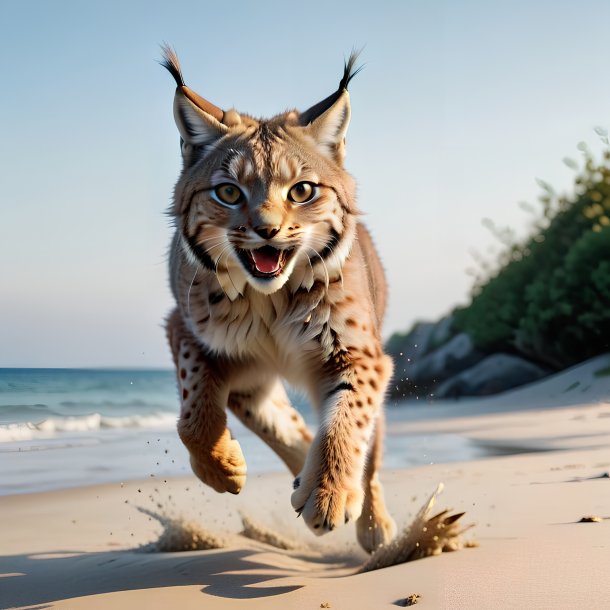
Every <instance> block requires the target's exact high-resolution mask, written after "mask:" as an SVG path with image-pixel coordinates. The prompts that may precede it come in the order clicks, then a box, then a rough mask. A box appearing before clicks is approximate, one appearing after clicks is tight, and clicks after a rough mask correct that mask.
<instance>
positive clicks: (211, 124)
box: [159, 43, 227, 145]
mask: <svg viewBox="0 0 610 610" xmlns="http://www.w3.org/2000/svg"><path fill="white" fill-rule="evenodd" d="M161 55H162V59H161V60H160V62H159V63H160V64H161V65H162V66H163V67H164V68H165V69H166V70H167V71H168V72H169V73H170V74H171V75H172V77H173V78H174V80H175V81H176V95H175V97H174V118H175V119H176V125H177V127H178V131H179V132H180V136H181V138H182V140H183V141H184V142H185V143H186V144H195V145H200V144H205V143H207V142H209V141H212V140H215V139H218V138H219V137H222V136H223V135H224V134H225V133H226V131H227V128H226V126H225V125H223V124H222V121H223V119H224V116H225V113H224V111H223V110H222V109H221V108H219V107H218V106H215V105H214V104H212V103H211V102H209V101H208V100H206V99H205V98H203V97H201V96H200V95H199V94H198V93H196V92H195V91H193V90H192V89H191V88H190V87H187V86H186V85H185V83H184V77H183V76H182V68H181V66H180V61H179V60H178V56H177V55H176V51H175V50H174V49H173V48H172V47H171V46H170V45H169V44H167V43H164V44H163V45H161Z"/></svg>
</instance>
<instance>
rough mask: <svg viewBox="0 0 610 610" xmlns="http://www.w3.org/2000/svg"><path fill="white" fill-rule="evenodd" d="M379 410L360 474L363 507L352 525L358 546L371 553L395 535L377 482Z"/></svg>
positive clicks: (380, 452)
mask: <svg viewBox="0 0 610 610" xmlns="http://www.w3.org/2000/svg"><path fill="white" fill-rule="evenodd" d="M383 428H384V417H383V410H380V412H379V416H378V418H377V422H376V425H375V431H374V433H373V437H372V439H371V445H370V448H369V453H368V456H367V462H366V466H365V470H364V477H363V486H364V503H363V505H362V513H361V514H360V517H359V518H358V521H357V522H356V534H357V536H358V542H359V543H360V546H361V547H362V548H363V549H364V550H365V551H367V552H368V553H372V552H373V551H374V550H376V549H377V548H378V547H379V546H381V545H385V544H388V542H390V540H392V538H393V537H394V536H395V534H396V524H395V523H394V519H392V517H391V516H390V515H389V513H388V511H387V509H386V507H385V501H384V497H383V487H382V486H381V482H380V481H379V470H380V468H381V460H382V456H383Z"/></svg>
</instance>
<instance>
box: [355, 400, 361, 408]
mask: <svg viewBox="0 0 610 610" xmlns="http://www.w3.org/2000/svg"><path fill="white" fill-rule="evenodd" d="M356 406H357V407H358V408H362V401H361V400H357V401H356Z"/></svg>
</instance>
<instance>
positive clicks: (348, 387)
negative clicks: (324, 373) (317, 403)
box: [326, 381, 354, 399]
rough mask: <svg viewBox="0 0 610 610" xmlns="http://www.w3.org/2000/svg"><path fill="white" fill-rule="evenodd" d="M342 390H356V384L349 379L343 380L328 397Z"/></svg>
mask: <svg viewBox="0 0 610 610" xmlns="http://www.w3.org/2000/svg"><path fill="white" fill-rule="evenodd" d="M341 390H349V391H351V392H353V391H354V386H353V385H352V384H351V383H349V382H348V381H342V382H341V383H340V384H339V385H337V386H336V387H334V388H333V389H332V390H331V391H330V392H329V393H328V394H327V395H326V398H327V399H328V398H330V397H331V396H332V395H333V394H336V393H337V392H340V391H341Z"/></svg>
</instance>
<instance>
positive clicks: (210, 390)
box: [167, 311, 246, 494]
mask: <svg viewBox="0 0 610 610" xmlns="http://www.w3.org/2000/svg"><path fill="white" fill-rule="evenodd" d="M167 335H168V339H169V343H170V346H171V349H172V354H173V356H174V363H175V365H176V370H177V375H178V388H179V390H180V396H181V399H182V408H181V411H180V419H179V421H178V434H179V435H180V439H181V440H182V442H183V443H184V444H185V446H186V447H187V449H188V450H189V453H190V458H191V467H192V469H193V472H194V473H195V474H196V475H197V477H199V479H201V480H202V481H203V482H204V483H206V484H207V485H209V486H210V487H212V488H214V489H215V490H216V491H218V492H225V491H229V492H231V493H234V494H237V493H239V492H240V491H241V489H242V487H243V486H244V484H245V482H246V462H245V460H244V456H243V454H242V451H241V447H240V446H239V443H238V442H237V441H236V440H234V439H233V438H231V433H230V432H229V430H228V428H227V415H226V412H225V405H226V401H227V398H228V394H229V392H228V386H227V384H226V382H225V378H226V368H225V367H220V366H219V365H218V361H217V360H214V359H211V358H209V357H208V355H207V354H205V353H204V351H203V350H202V348H201V347H200V346H199V344H198V343H197V342H196V341H195V339H194V338H193V336H192V335H191V333H190V331H189V330H188V329H187V328H186V326H185V325H184V322H183V321H182V318H181V316H180V314H179V313H178V311H174V313H173V314H172V315H171V316H170V318H169V319H168V321H167ZM221 368H222V370H221Z"/></svg>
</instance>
